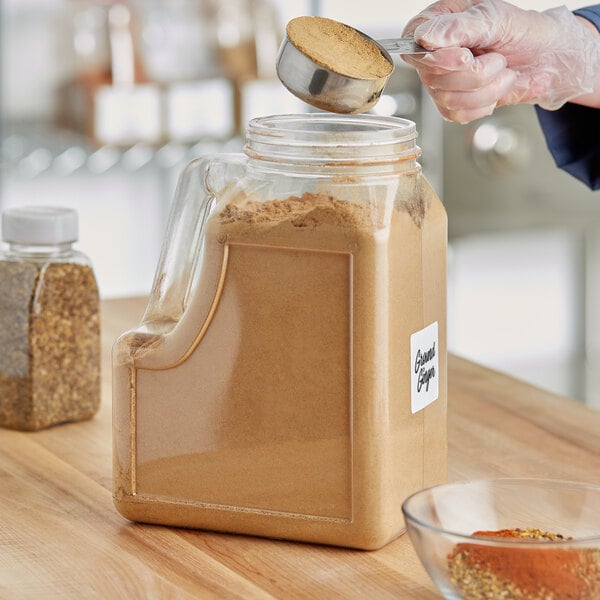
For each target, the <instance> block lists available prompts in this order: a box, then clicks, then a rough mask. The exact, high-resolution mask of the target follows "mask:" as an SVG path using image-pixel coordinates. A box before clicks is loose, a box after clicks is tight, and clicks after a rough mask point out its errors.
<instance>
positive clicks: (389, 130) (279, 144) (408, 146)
mask: <svg viewBox="0 0 600 600" xmlns="http://www.w3.org/2000/svg"><path fill="white" fill-rule="evenodd" d="M416 138H417V130H416V126H415V124H414V123H413V122H412V121H409V120H408V119H401V118H398V117H382V116H376V115H369V114H367V115H338V114H328V113H307V114H298V115H293V114H289V115H275V116H269V117H260V118H257V119H252V120H251V121H250V122H249V124H248V130H247V134H246V144H245V146H244V152H245V154H246V155H247V156H248V157H249V158H250V159H256V160H258V161H266V162H270V163H280V164H288V165H295V166H297V167H301V166H306V167H308V166H315V167H327V166H329V167H348V166H351V167H355V168H356V167H364V166H377V165H380V166H383V165H388V166H389V165H390V164H398V163H404V164H405V166H408V167H411V166H412V167H414V166H416V161H417V159H418V158H419V156H420V155H421V149H420V148H419V146H417V144H416Z"/></svg>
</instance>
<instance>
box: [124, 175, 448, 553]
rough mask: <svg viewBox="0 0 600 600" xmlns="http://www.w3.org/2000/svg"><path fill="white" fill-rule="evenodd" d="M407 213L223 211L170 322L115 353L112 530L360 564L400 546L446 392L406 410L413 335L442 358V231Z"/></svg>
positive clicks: (425, 213)
mask: <svg viewBox="0 0 600 600" xmlns="http://www.w3.org/2000/svg"><path fill="white" fill-rule="evenodd" d="M413 177H414V175H413ZM423 185H425V184H423ZM407 188H408V189H413V188H412V187H411V186H410V185H407ZM419 195H420V198H421V200H420V202H419V203H418V204H419V207H420V209H419V211H417V212H415V207H414V203H411V201H410V200H411V199H412V196H411V195H410V194H407V196H410V198H404V197H403V196H402V195H401V194H398V197H397V198H396V199H394V198H393V197H392V198H390V197H389V196H388V195H387V194H380V195H379V196H378V195H377V194H376V193H375V192H372V196H371V197H370V198H364V197H363V198H359V199H357V200H348V199H341V198H339V197H337V195H336V193H335V192H334V191H331V192H329V191H324V192H315V193H309V192H305V193H302V194H301V195H298V196H294V195H291V196H288V197H285V196H284V197H281V198H274V199H270V200H264V199H262V198H258V197H256V196H255V195H253V194H252V193H247V192H245V191H240V190H239V189H237V188H234V189H232V190H231V191H229V192H227V193H223V194H222V195H221V197H220V198H219V203H218V205H217V206H216V208H215V209H214V211H213V213H212V214H211V216H210V217H209V218H208V221H207V223H206V228H205V244H204V250H203V255H204V258H203V269H202V273H201V275H200V279H199V281H198V283H197V285H196V287H195V291H194V292H193V293H192V294H191V296H190V301H189V305H188V306H187V308H186V310H185V312H184V314H183V316H182V317H181V321H180V322H179V323H177V325H176V326H175V329H173V331H172V332H166V333H165V332H164V331H161V330H158V329H157V330H155V331H156V332H155V333H153V329H152V324H146V327H147V333H144V332H143V331H142V330H140V331H134V332H130V333H129V334H125V336H124V337H122V338H121V339H120V340H119V341H118V342H117V345H116V346H115V354H114V358H113V361H114V364H115V365H116V367H115V370H114V389H115V398H114V424H115V431H116V432H117V435H116V436H115V465H116V469H115V473H116V477H115V500H116V504H117V507H118V508H119V510H120V511H121V513H122V514H124V515H125V516H127V517H128V518H131V519H133V520H139V521H146V522H155V523H165V524H171V525H178V526H186V527H197V528H207V529H216V530H224V531H232V532H236V533H248V534H252V535H263V536H268V537H280V538H287V539H295V540H302V541H312V542H320V543H327V544H336V545H342V546H353V547H359V548H377V547H380V546H382V545H383V544H385V543H387V542H388V541H390V540H391V539H393V538H394V537H396V536H398V535H399V534H400V533H401V532H402V531H403V529H404V520H403V517H402V513H401V500H402V499H403V498H404V497H406V496H407V495H408V494H409V493H411V492H413V491H416V490H417V489H420V488H422V487H424V486H429V485H433V484H435V483H438V482H440V481H442V480H443V479H444V478H445V472H446V426H445V418H446V401H445V381H442V382H441V383H440V389H441V390H443V391H442V392H441V395H440V398H439V399H438V400H437V401H435V402H433V403H432V404H431V405H430V406H428V407H427V408H425V409H423V410H421V411H420V412H418V413H416V414H411V406H410V371H411V365H410V364H409V363H410V356H409V355H408V354H407V347H408V344H409V338H410V335H411V334H412V333H413V332H414V331H417V330H419V329H421V328H422V327H423V326H424V325H425V324H427V323H431V322H432V321H438V322H439V325H440V340H439V343H440V346H441V347H445V338H444V336H445V288H444V282H445V226H446V220H445V213H444V211H443V206H442V205H441V203H439V201H436V202H433V200H432V199H433V197H434V195H433V192H431V191H430V189H429V188H428V187H424V188H423V189H422V190H421V192H420V194H419ZM392 240H393V241H392ZM423 294H425V296H426V299H425V300H424V298H423ZM440 372H441V373H444V374H445V355H444V354H443V353H440ZM443 377H445V375H443ZM132 415H133V417H132ZM132 418H134V421H133V422H132V421H131V419H132ZM132 440H134V442H135V443H132Z"/></svg>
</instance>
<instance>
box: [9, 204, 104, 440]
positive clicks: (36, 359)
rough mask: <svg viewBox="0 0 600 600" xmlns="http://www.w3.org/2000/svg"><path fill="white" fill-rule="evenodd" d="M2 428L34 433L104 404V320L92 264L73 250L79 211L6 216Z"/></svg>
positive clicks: (37, 209)
mask: <svg viewBox="0 0 600 600" xmlns="http://www.w3.org/2000/svg"><path fill="white" fill-rule="evenodd" d="M2 237H3V240H4V242H6V243H7V244H8V248H7V249H6V251H4V252H3V253H2V254H0V426H2V427H8V428H12V429H21V430H29V431H34V430H38V429H42V428H44V427H48V426H50V425H55V424H57V423H63V422H66V421H79V420H83V419H89V418H91V417H92V416H93V415H94V414H95V413H96V412H97V410H98V407H99V404H100V315H99V297H98V287H97V284H96V278H95V276H94V271H93V269H92V267H91V265H90V261H89V259H88V258H87V256H85V255H84V254H82V253H81V252H78V251H77V250H75V249H73V243H74V242H76V241H77V239H78V216H77V212H76V211H75V210H72V209H68V208H59V207H43V206H25V207H18V208H11V209H8V210H6V211H4V213H3V218H2Z"/></svg>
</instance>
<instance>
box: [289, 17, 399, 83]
mask: <svg viewBox="0 0 600 600" xmlns="http://www.w3.org/2000/svg"><path fill="white" fill-rule="evenodd" d="M286 33H287V36H288V38H289V40H290V42H291V43H292V44H293V45H294V46H295V47H296V48H298V50H300V52H302V53H303V54H304V55H306V56H308V57H309V58H310V59H311V60H312V61H313V62H315V63H317V64H318V65H321V66H323V67H325V68H326V69H329V70H330V71H333V72H334V73H338V74H340V75H346V76H348V77H355V78H357V79H376V78H379V77H386V76H387V75H389V74H390V73H391V72H392V69H393V65H392V63H391V62H390V61H389V60H388V59H387V58H386V57H385V56H384V55H383V54H382V52H381V50H380V49H379V47H378V46H377V44H375V43H374V42H373V41H371V40H369V39H367V38H365V37H363V36H362V35H361V34H360V33H359V32H358V31H356V30H355V29H353V28H352V27H348V26H347V25H344V24H343V23H339V22H338V21H334V20H332V19H325V18H323V17H297V18H295V19H292V20H291V21H290V22H289V23H288V24H287V27H286Z"/></svg>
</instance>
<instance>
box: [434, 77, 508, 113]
mask: <svg viewBox="0 0 600 600" xmlns="http://www.w3.org/2000/svg"><path fill="white" fill-rule="evenodd" d="M515 79H516V73H515V72H514V71H511V70H510V69H504V70H503V71H502V72H501V73H500V74H499V75H498V76H497V77H495V78H494V79H493V81H491V82H490V83H489V84H488V85H486V86H484V87H483V88H479V89H477V90H468V91H464V90H435V89H434V90H430V94H431V97H432V99H433V101H434V102H435V104H436V106H437V107H438V110H439V112H440V114H441V115H442V116H443V117H444V118H446V119H448V120H451V121H456V122H457V123H468V122H470V121H473V120H475V119H479V118H481V117H484V116H487V115H488V114H491V112H492V111H493V109H494V108H495V107H496V106H497V104H498V103H499V101H500V100H501V99H503V98H505V97H507V96H508V95H509V92H510V90H511V88H512V86H513V85H514V82H515Z"/></svg>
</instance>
